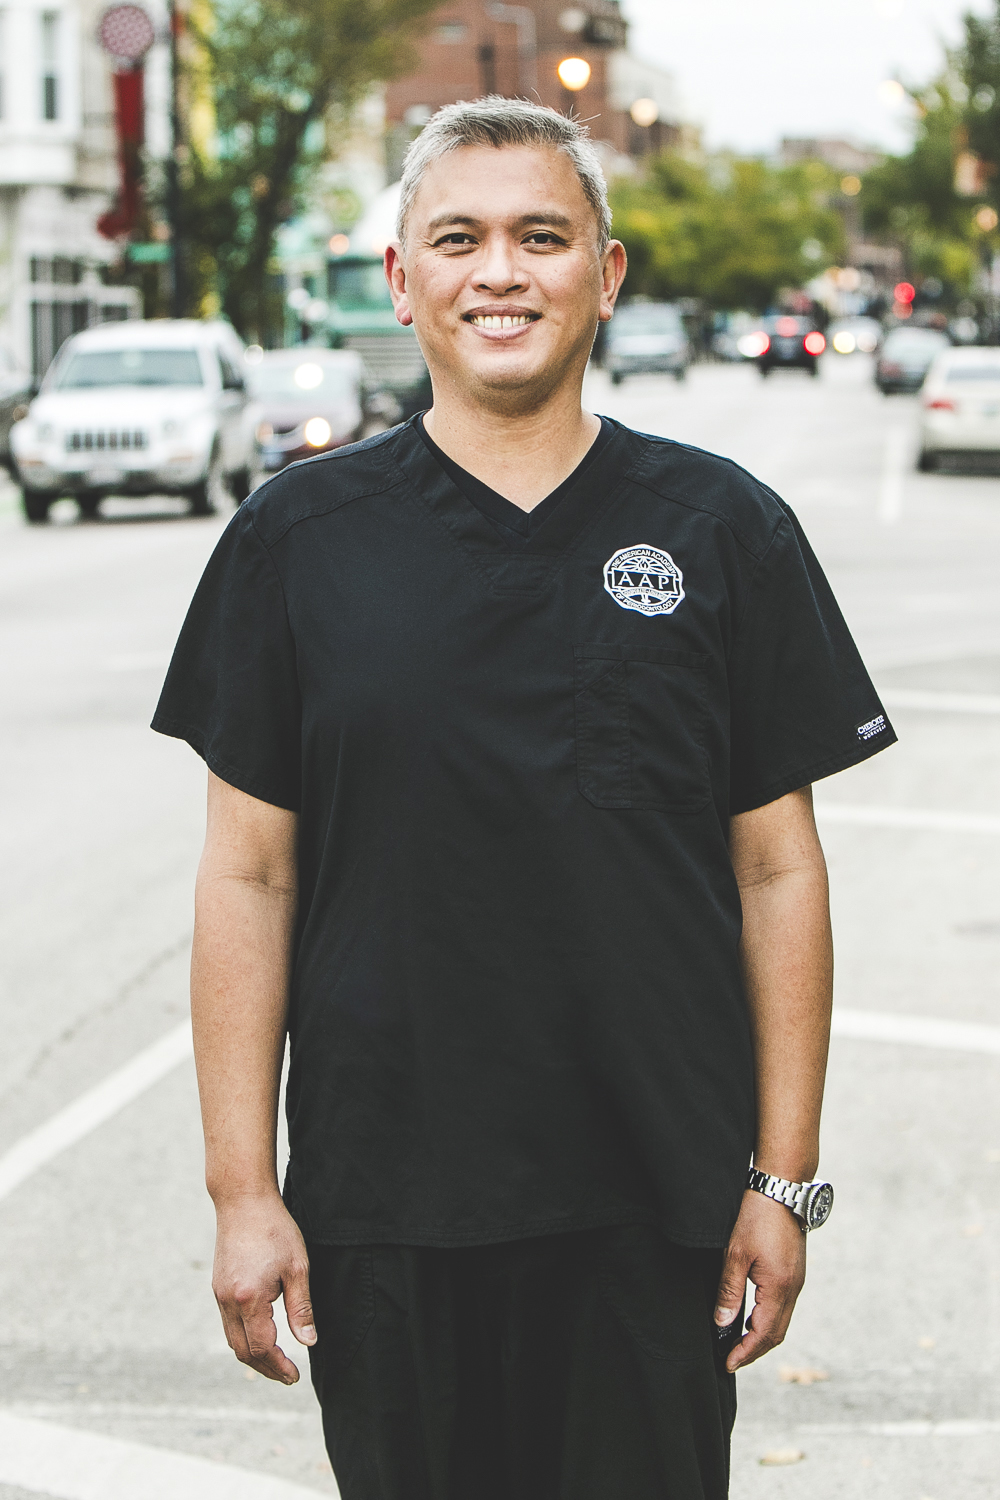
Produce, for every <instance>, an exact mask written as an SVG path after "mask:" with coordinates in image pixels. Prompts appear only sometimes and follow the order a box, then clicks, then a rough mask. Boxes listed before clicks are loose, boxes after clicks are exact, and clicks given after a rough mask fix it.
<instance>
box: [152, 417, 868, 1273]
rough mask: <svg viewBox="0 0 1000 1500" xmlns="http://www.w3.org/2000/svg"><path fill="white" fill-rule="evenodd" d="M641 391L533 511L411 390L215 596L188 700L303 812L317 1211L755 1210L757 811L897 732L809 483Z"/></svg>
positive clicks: (516, 1230)
mask: <svg viewBox="0 0 1000 1500" xmlns="http://www.w3.org/2000/svg"><path fill="white" fill-rule="evenodd" d="M613 426H614V429H615V430H614V432H613V434H612V435H611V437H610V439H609V440H607V441H606V442H605V443H604V445H603V446H602V447H601V448H600V450H599V451H598V452H597V454H596V456H594V457H593V459H592V461H590V462H586V461H585V463H584V465H582V466H581V470H579V471H578V473H577V475H576V476H573V477H574V480H575V482H574V484H572V485H571V486H570V487H569V490H568V491H567V492H564V493H563V494H562V495H561V497H560V499H559V503H558V505H556V506H554V507H551V508H549V510H548V513H547V514H545V515H544V516H543V517H542V519H541V522H540V524H538V525H537V527H536V528H534V529H532V530H531V531H530V534H529V535H527V537H526V538H525V537H522V538H519V539H518V543H517V545H512V543H511V542H510V541H509V540H508V539H506V538H505V537H504V535H503V534H502V530H501V529H500V528H498V527H497V526H496V525H495V524H494V522H493V521H492V520H491V519H490V518H489V517H488V516H487V515H484V514H483V513H482V511H481V510H480V509H479V508H478V506H477V505H475V504H473V503H472V502H471V501H470V499H469V498H468V496H467V495H466V494H464V493H463V492H462V489H461V488H460V487H459V486H458V485H456V483H455V482H454V479H453V478H452V477H451V476H450V475H449V474H448V473H447V472H446V470H445V468H444V467H442V465H441V463H439V462H438V460H437V458H436V457H435V455H434V453H433V452H432V451H431V449H430V448H429V447H428V445H427V443H426V442H425V441H424V440H423V439H422V437H421V435H420V432H419V431H418V430H417V428H416V426H415V424H414V422H412V421H411V422H409V423H407V424H405V425H404V426H401V427H397V428H394V429H393V430H392V431H390V432H388V433H383V434H380V435H379V436H377V437H375V438H371V439H369V440H367V441H366V442H363V443H360V444H357V445H355V446H353V447H351V448H346V449H342V450H340V451H339V452H335V453H331V454H324V455H322V456H321V457H318V458H314V459H310V460H308V461H306V462H305V463H301V464H296V465H293V466H292V467H290V468H288V469H286V470H284V471H283V472H282V473H280V474H278V475H276V476H275V477H274V478H273V479H271V480H270V481H269V482H268V483H267V484H265V485H263V486H262V487H261V488H260V489H259V490H257V491H256V492H255V493H254V494H253V495H252V496H251V498H250V499H249V500H248V501H246V502H245V504H244V505H243V506H241V508H240V510H239V511H238V512H237V514H236V515H235V516H234V518H233V520H232V522H231V523H230V525H229V527H228V528H227V530H226V532H225V534H224V535H223V537H222V539H221V540H220V542H219V544H218V546H217V548H216V550H215V552H214V554H213V556H212V558H211V560H210V562H209V564H208V567H207V568H206V570H205V574H204V577H203V579H202V581H201V583H200V585H199V587H198V590H197V593H196V594H195V598H194V601H193V603H192V605H191V609H190V612H189V614H188V617H187V620H186V621H185V624H184V627H183V630H182V631H181V635H180V639H179V641H178V644H177V648H176V651H175V653H174V657H173V661H172V663H171V666H170V670H169V673H168V676H167V680H166V684H165V686H164V689H163V694H162V697H161V700H160V704H159V707H158V709H157V713H156V717H155V719H154V721H153V727H154V728H155V729H157V730H159V731H161V732H162V733H164V734H170V735H175V736H177V737H179V738H182V739H185V740H187V741H188V742H189V743H190V744H191V745H192V746H193V747H194V749H195V750H196V751H197V752H198V753H199V754H200V755H202V756H203V757H204V758H205V760H206V761H207V763H208V765H209V766H210V767H211V769H212V770H213V771H214V772H215V773H216V774H217V775H218V776H220V777H221V778H222V779H223V780H225V781H227V782H229V783H230V784H231V785H233V786H235V787H238V788H240V789H241V790H242V791H244V792H247V793H249V794H250V795H251V796H253V797H257V798H260V799H262V800H263V801H265V802H269V803H273V804H274V805H276V806H278V807H284V808H290V809H294V810H295V811H297V812H298V813H299V814H300V835H299V856H298V858H299V880H300V900H299V916H298V929H297V934H296V941H295V961H294V972H293V978H292V986H291V1000H290V1011H289V1032H290V1043H291V1068H290V1074H289V1081H288V1093H287V1111H288V1127H289V1141H290V1152H291V1155H290V1161H289V1166H288V1172H287V1176H286V1179H285V1200H286V1202H287V1204H288V1206H289V1209H290V1210H291V1212H292V1213H293V1214H294V1215H295V1217H296V1219H297V1220H298V1222H299V1223H300V1225H301V1227H302V1229H303V1232H304V1233H305V1235H306V1237H307V1238H308V1239H312V1240H314V1241H317V1242H320V1243H327V1244H365V1243H378V1242H383V1243H386V1242H394V1243H404V1244H405V1243H409V1244H415V1245H416V1244H422V1245H441V1246H449V1245H463V1244H484V1243H490V1242H495V1241H502V1240H511V1239H519V1238H523V1237H528V1236H533V1235H542V1234H550V1233H554V1232H557V1231H568V1230H579V1229H586V1228H590V1227H595V1226H599V1225H608V1224H621V1223H629V1222H647V1223H654V1224H656V1225H658V1226H659V1227H660V1228H661V1229H662V1230H663V1232H664V1233H665V1234H666V1235H668V1236H669V1237H670V1238H672V1239H673V1240H675V1241H677V1242H679V1243H681V1244H686V1245H692V1246H698V1245H701V1246H720V1245H723V1244H725V1242H726V1240H727V1237H728V1235H729V1232H730V1229H731V1227H732V1224H733V1221H734V1219H735V1216H736V1214H737V1212H738V1209H739V1205H740V1201H741V1196H742V1191H743V1184H744V1179H745V1174H746V1169H747V1164H748V1161H749V1157H750V1153H751V1149H752V1141H753V1130H754V1086H753V1069H752V1056H751V1047H750V1035H749V1027H748V1018H747V1007H746V1001H745V996H744V992H743V986H742V982H741V977H740V968H739V962H738V953H737V949H738V943H739V938H740V927H741V908H740V897H739V892H738V889H737V886H736V881H735V878H734V876H733V870H732V866H731V863H730V860H729V855H728V851H727V834H728V828H729V818H730V816H731V815H732V814H734V813H740V812H743V811H746V810H747V809H750V808H754V807H758V806H761V805H763V804H765V803H768V802H771V801H773V800H774V799H775V798H778V797H781V796H782V795H784V794H785V793H786V792H789V791H792V790H794V789H795V788H797V787H801V786H803V785H805V784H806V783H808V782H811V781H815V780H816V779H817V778H819V777H823V776H829V775H830V774H832V773H833V772H835V771H840V770H842V769H843V768H844V767H846V766H850V765H853V764H854V763H856V762H858V761H861V760H864V759H865V758H866V757H868V756H870V755H873V754H874V753H875V752H876V751H878V750H881V749H883V748H884V747H886V746H887V745H889V744H891V743H892V742H893V741H894V739H895V735H894V733H893V731H892V729H891V727H890V725H889V723H888V721H887V719H886V716H885V713H884V710H883V708H882V705H881V704H880V703H879V700H878V697H877V696H876V693H875V691H874V688H873V687H872V684H871V682H870V680H869V678H868V675H867V673H866V672H865V669H864V667H863V665H862V662H861V660H860V657H859V655H858V652H857V649H856V647H855V645H854V643H853V641H852V639H851V636H850V633H849V632H848V629H847V626H846V625H845V623H844V620H843V617H842V616H841V613H840V611H839V609H838V607H837V604H836V602H835V600H834V598H833V595H832V593H831V591H830V588H829V585H828V584H827V581H826V579H825V577H824V576H823V573H822V571H821V569H820V567H819V565H818V563H817V562H816V559H815V558H814V556H813V554H812V552H811V551H810V549H809V546H808V543H807V542H806V540H805V538H804V536H803V535H802V532H801V530H800V529H799V526H798V523H797V522H796V520H795V517H794V516H793V515H792V514H791V512H790V511H789V509H788V508H787V506H785V505H784V504H783V503H782V502H781V501H780V500H779V499H778V498H777V496H775V495H774V494H773V493H772V492H771V491H770V490H768V489H767V488H766V487H765V486H764V485H762V484H760V483H758V482H757V481H756V480H755V479H753V478H751V476H750V475H748V474H746V473H745V472H744V471H743V470H742V469H740V468H739V467H737V465H735V464H733V463H730V462H729V461H727V460H725V459H721V458H717V457H714V456H712V455H711V454H708V453H704V452H701V451H700V450H698V449H695V448H690V447H686V446H684V445H682V444H679V443H675V442H670V441H667V440H665V439H662V438H655V437H646V436H643V435H641V434H639V433H635V432H632V431H630V430H629V429H628V428H625V427H622V426H620V425H619V424H617V423H616V424H613ZM595 446H596V445H595ZM588 457H589V455H588Z"/></svg>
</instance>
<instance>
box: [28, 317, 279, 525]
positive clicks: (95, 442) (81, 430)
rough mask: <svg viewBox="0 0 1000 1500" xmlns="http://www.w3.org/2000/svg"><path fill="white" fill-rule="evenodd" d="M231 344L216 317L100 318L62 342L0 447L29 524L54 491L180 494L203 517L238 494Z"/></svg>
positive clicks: (244, 447) (244, 476) (242, 477)
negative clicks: (6, 444)
mask: <svg viewBox="0 0 1000 1500" xmlns="http://www.w3.org/2000/svg"><path fill="white" fill-rule="evenodd" d="M242 370H243V344H242V343H241V341H240V339H239V337H238V336H237V334H236V333H235V332H234V330H233V329H232V328H231V327H230V325H229V324H228V323H198V322H195V321H193V320H187V319H178V320H170V319H163V320H157V321H156V322H150V323H146V322H141V321H136V322H132V323H109V324H104V325H103V326H102V327H100V328H91V329H88V330H87V332H86V333H78V334H75V335H74V336H73V337H72V338H69V339H67V340H66V342H65V344H63V346H62V348H61V349H60V351H59V353H58V354H57V356H56V358H55V359H54V360H53V362H52V364H51V365H50V366H49V370H48V373H47V374H46V376H45V379H44V380H43V381H42V385H41V389H40V391H39V394H38V395H37V396H36V398H35V400H34V401H33V402H32V403H31V405H30V407H29V409H28V414H27V416H26V417H24V418H23V420H21V421H20V422H17V423H16V424H15V426H14V429H13V431H12V433H11V449H12V452H13V456H14V462H15V465H16V469H17V476H18V479H19V480H20V483H21V487H22V491H23V496H24V512H25V515H26V516H27V518H28V520H29V521H44V520H46V519H47V517H48V513H49V506H50V505H51V504H52V502H53V500H56V499H58V498H59V496H60V495H72V496H73V497H74V498H75V499H76V500H77V502H78V503H79V506H80V509H81V511H82V513H83V514H84V515H89V516H93V515H95V514H96V512H97V507H98V505H99V504H100V502H101V500H102V499H103V497H104V496H105V495H110V494H114V495H163V494H167V495H183V496H185V497H186V498H187V499H188V500H190V502H191V509H192V511H193V512H194V513H195V514H197V515H207V514H208V513H209V512H210V511H212V510H213V509H214V508H215V506H216V503H217V502H219V501H221V500H222V498H223V497H224V495H225V493H226V489H227V487H228V489H229V491H230V493H231V494H232V496H233V498H234V499H236V500H237V501H240V500H244V499H245V498H246V496H247V495H248V494H249V492H250V463H251V459H252V456H253V433H252V431H251V428H250V425H249V422H248V421H247V420H246V419H245V411H246V407H247V394H246V383H245V381H244V379H243V374H242Z"/></svg>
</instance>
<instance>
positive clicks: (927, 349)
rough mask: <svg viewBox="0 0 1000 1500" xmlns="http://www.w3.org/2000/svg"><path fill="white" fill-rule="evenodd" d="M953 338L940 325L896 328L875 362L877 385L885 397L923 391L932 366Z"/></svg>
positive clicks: (888, 335)
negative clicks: (935, 357)
mask: <svg viewBox="0 0 1000 1500" xmlns="http://www.w3.org/2000/svg"><path fill="white" fill-rule="evenodd" d="M950 348H951V340H950V339H949V337H948V335H947V334H946V333H941V332H939V330H938V329H936V328H893V329H892V331H891V332H890V333H887V334H886V337H885V343H884V344H883V345H882V348H881V349H880V350H879V356H878V359H877V360H876V361H875V384H876V385H877V386H878V388H879V390H880V391H881V392H882V394H883V395H884V396H891V395H892V394H893V393H894V392H900V391H919V389H920V387H921V386H922V385H923V383H924V376H925V375H926V374H927V369H928V366H929V365H930V363H931V360H932V359H933V358H934V356H935V355H936V354H940V353H941V351H942V349H950Z"/></svg>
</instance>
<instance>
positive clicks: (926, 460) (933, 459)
mask: <svg viewBox="0 0 1000 1500" xmlns="http://www.w3.org/2000/svg"><path fill="white" fill-rule="evenodd" d="M937 466H938V455H937V454H936V453H928V451H927V449H926V448H921V450H920V454H919V457H918V458H917V468H918V469H919V470H920V472H921V474H932V473H933V472H934V470H935V469H936V468H937Z"/></svg>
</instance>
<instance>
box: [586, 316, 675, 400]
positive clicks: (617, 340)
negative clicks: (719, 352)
mask: <svg viewBox="0 0 1000 1500" xmlns="http://www.w3.org/2000/svg"><path fill="white" fill-rule="evenodd" d="M603 358H604V368H605V369H606V370H607V371H608V374H609V375H610V376H611V384H612V385H621V383H622V381H623V380H624V379H625V376H626V375H649V374H665V375H672V376H673V377H674V379H675V380H683V379H684V377H685V375H686V374H687V368H688V365H689V364H690V363H691V344H690V342H689V340H688V336H687V333H686V332H685V329H684V324H683V322H682V321H681V315H680V313H679V311H678V310H677V308H676V307H675V306H674V305H673V303H672V302H626V303H625V305H624V306H623V307H620V308H619V309H618V310H617V312H616V313H615V316H614V319H613V321H612V322H611V324H610V326H609V328H608V331H607V337H606V340H605V343H604V356H603Z"/></svg>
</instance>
